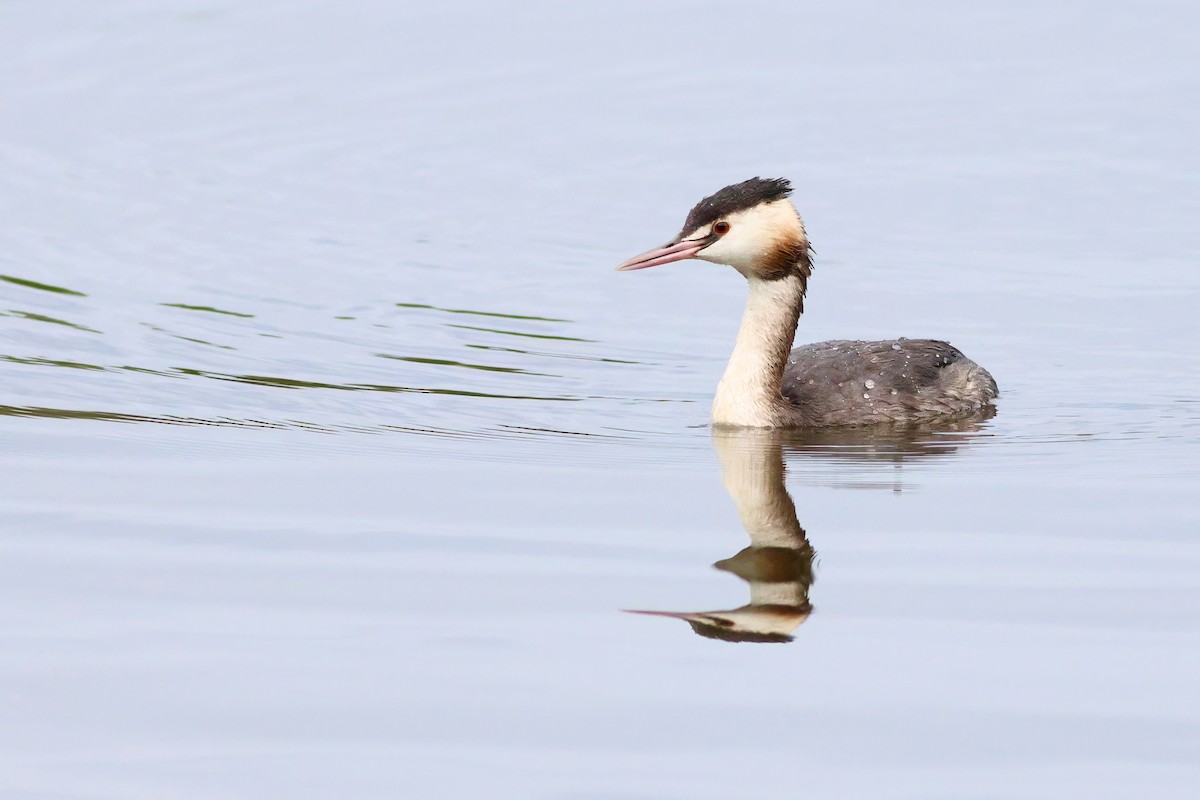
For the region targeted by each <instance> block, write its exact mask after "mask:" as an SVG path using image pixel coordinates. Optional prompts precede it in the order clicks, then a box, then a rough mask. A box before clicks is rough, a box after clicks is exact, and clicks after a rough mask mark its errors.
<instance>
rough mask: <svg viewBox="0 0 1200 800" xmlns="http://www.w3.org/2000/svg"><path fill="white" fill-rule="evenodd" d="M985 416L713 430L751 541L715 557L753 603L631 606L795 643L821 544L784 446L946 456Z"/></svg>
mask: <svg viewBox="0 0 1200 800" xmlns="http://www.w3.org/2000/svg"><path fill="white" fill-rule="evenodd" d="M983 422H984V420H982V419H980V418H976V419H974V420H966V421H960V422H958V423H954V424H951V425H943V426H941V427H940V428H937V429H934V428H930V427H909V428H905V429H896V430H892V431H880V430H879V429H875V430H874V431H870V432H868V431H844V432H842V435H841V436H837V435H836V434H835V433H834V432H830V431H820V432H804V431H783V430H778V429H775V430H771V429H719V428H718V429H714V430H713V435H712V436H713V445H714V446H715V447H716V450H717V455H718V457H719V458H720V461H721V468H722V473H723V478H724V483H725V489H726V491H728V492H729V495H730V497H732V498H733V502H734V503H735V504H736V505H737V510H738V516H739V517H741V522H742V526H743V527H744V528H745V529H746V533H748V534H749V535H750V546H749V547H746V548H743V549H742V550H740V551H739V552H737V553H735V554H734V555H732V556H730V557H729V558H725V559H722V560H720V561H718V562H716V563H715V564H713V566H714V567H716V568H717V569H719V570H722V571H724V572H728V573H731V574H733V575H736V576H737V577H739V578H741V579H742V580H744V581H745V582H746V583H747V584H749V588H750V602H749V603H747V604H746V605H743V606H739V607H737V608H730V609H722V610H716V611H647V610H630V613H633V614H649V615H652V616H659V617H670V618H673V619H681V620H683V621H685V622H687V623H688V625H690V626H691V628H692V630H693V631H695V632H696V633H697V634H699V635H700V636H704V637H706V638H709V639H720V640H722V641H726V642H790V641H792V639H793V636H792V634H793V632H794V631H795V630H796V629H797V628H799V627H800V626H801V625H802V624H803V623H804V622H805V620H807V619H808V617H809V615H810V614H811V613H812V610H813V606H812V603H811V602H810V600H809V592H810V591H811V589H812V586H813V581H814V563H815V560H816V551H815V550H814V549H813V546H812V544H811V543H810V542H809V540H808V535H807V534H806V533H805V531H804V528H802V527H801V526H800V521H799V519H798V518H797V516H796V504H795V503H794V502H793V501H792V497H791V495H790V494H789V493H788V490H787V486H786V484H785V482H784V477H785V469H786V468H785V465H784V453H785V451H786V452H787V453H789V454H793V455H794V456H795V457H797V458H817V459H822V458H837V459H852V460H860V461H880V460H884V461H892V462H896V463H902V462H903V461H905V460H907V459H910V458H920V457H925V456H945V455H949V454H952V453H954V452H955V451H956V450H957V448H958V446H959V445H960V444H961V443H962V442H964V441H965V440H967V439H969V438H971V437H972V436H974V435H977V434H978V432H979V431H980V430H982V428H983Z"/></svg>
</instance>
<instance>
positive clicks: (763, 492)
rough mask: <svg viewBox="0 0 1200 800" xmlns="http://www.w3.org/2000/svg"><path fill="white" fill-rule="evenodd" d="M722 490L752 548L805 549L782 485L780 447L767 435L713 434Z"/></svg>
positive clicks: (775, 437) (775, 438)
mask: <svg viewBox="0 0 1200 800" xmlns="http://www.w3.org/2000/svg"><path fill="white" fill-rule="evenodd" d="M713 443H714V445H715V446H716V448H717V454H718V456H719V457H720V459H721V466H722V468H723V469H724V478H725V489H726V491H728V492H729V495H730V497H732V498H733V502H734V503H736V504H737V508H738V515H739V516H740V517H741V518H742V526H743V527H745V529H746V532H747V533H748V534H750V543H751V546H752V547H755V548H761V547H783V548H787V549H789V550H796V549H800V548H806V547H808V540H807V539H806V538H805V535H804V529H803V528H801V527H800V521H799V520H798V519H797V518H796V504H795V503H793V502H792V498H791V496H789V495H788V491H787V487H786V486H785V485H784V481H783V475H784V468H783V447H782V445H781V444H780V441H779V435H778V434H777V433H775V432H772V431H737V432H736V433H735V432H728V433H722V432H714V435H713Z"/></svg>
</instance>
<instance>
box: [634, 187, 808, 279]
mask: <svg viewBox="0 0 1200 800" xmlns="http://www.w3.org/2000/svg"><path fill="white" fill-rule="evenodd" d="M791 193H792V185H791V184H790V183H789V182H788V181H787V179H785V178H771V179H767V178H751V179H750V180H748V181H742V182H741V183H735V184H733V185H732V186H726V187H725V188H724V189H722V190H721V191H719V192H717V193H716V194H713V195H711V196H709V197H706V198H704V199H703V200H701V201H700V202H699V203H697V204H696V206H695V207H694V208H693V209H692V210H691V212H690V213H688V216H687V221H685V222H684V224H683V230H681V231H680V232H679V235H678V236H676V237H675V238H674V239H672V240H671V241H670V242H668V243H667V244H666V245H664V246H663V247H657V248H655V249H653V250H648V251H647V252H645V253H642V254H641V255H638V256H634V257H633V258H631V259H629V260H628V261H626V262H625V263H623V264H621V265H620V266H619V267H617V269H618V270H634V269H646V268H647V267H657V266H659V265H661V264H670V263H671V262H673V261H682V260H684V259H688V258H698V259H702V260H704V261H711V262H713V263H715V264H728V265H729V266H731V267H733V268H734V269H736V270H737V271H738V272H740V273H742V275H744V276H745V277H747V278H758V279H761V280H774V279H778V278H783V277H786V276H788V275H789V274H793V273H796V272H797V271H799V272H800V273H801V274H802V276H803V277H805V278H807V277H808V273H809V271H810V270H811V268H812V267H811V263H810V261H809V246H808V235H807V234H806V233H805V231H804V222H803V220H801V219H800V214H799V213H798V212H797V211H796V207H795V206H793V205H792V202H791V201H790V200H788V195H790V194H791Z"/></svg>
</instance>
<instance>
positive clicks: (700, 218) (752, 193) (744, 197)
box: [680, 178, 792, 236]
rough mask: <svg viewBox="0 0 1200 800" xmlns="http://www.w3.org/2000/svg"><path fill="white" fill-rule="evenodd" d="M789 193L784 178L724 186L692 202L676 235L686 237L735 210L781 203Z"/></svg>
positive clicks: (753, 179) (758, 179) (788, 183)
mask: <svg viewBox="0 0 1200 800" xmlns="http://www.w3.org/2000/svg"><path fill="white" fill-rule="evenodd" d="M791 193H792V184H791V182H790V181H788V179H787V178H751V179H750V180H748V181H742V182H741V183H735V184H733V185H732V186H726V187H725V188H724V189H722V190H721V191H719V192H717V193H716V194H713V195H709V196H708V197H706V198H704V199H703V200H701V201H700V202H699V203H696V207H695V208H693V209H692V210H691V211H690V212H688V215H687V221H686V222H684V223H683V230H682V231H681V232H680V235H681V236H683V235H687V234H689V233H691V232H692V231H694V230H696V228H699V227H700V226H701V225H708V224H709V223H712V222H716V221H717V220H719V219H720V218H721V217H725V216H728V215H729V214H732V213H734V212H736V211H745V210H746V209H749V208H754V207H755V206H756V205H759V204H760V203H770V202H772V201H774V200H782V199H783V198H785V197H787V196H788V195H790V194H791Z"/></svg>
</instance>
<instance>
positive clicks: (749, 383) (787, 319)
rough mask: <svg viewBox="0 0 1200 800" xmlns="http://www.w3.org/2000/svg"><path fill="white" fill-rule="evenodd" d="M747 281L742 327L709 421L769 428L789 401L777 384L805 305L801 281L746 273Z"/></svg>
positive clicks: (781, 421) (780, 421)
mask: <svg viewBox="0 0 1200 800" xmlns="http://www.w3.org/2000/svg"><path fill="white" fill-rule="evenodd" d="M748 283H749V286H750V295H749V297H748V298H747V300H746V311H745V313H744V314H743V315H742V327H741V329H740V330H738V336H737V342H736V344H734V346H733V354H732V355H730V357H729V363H728V365H726V367H725V375H724V376H723V377H722V378H721V383H720V384H719V385H718V386H717V394H716V398H715V400H714V401H713V422H714V423H717V424H719V425H740V426H748V427H771V426H775V425H780V424H784V423H785V422H786V416H785V415H786V412H787V410H788V405H787V402H786V401H785V400H784V399H783V395H782V394H780V385H781V384H782V382H783V369H784V367H785V366H787V358H788V353H789V352H790V351H791V349H792V339H793V337H794V336H795V335H796V324H797V322H798V321H799V319H800V312H801V311H802V310H803V308H804V279H803V277H802V276H801V275H799V274H788V275H786V276H785V277H782V278H778V279H775V280H762V279H760V278H754V277H751V278H749V279H748Z"/></svg>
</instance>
